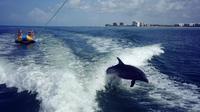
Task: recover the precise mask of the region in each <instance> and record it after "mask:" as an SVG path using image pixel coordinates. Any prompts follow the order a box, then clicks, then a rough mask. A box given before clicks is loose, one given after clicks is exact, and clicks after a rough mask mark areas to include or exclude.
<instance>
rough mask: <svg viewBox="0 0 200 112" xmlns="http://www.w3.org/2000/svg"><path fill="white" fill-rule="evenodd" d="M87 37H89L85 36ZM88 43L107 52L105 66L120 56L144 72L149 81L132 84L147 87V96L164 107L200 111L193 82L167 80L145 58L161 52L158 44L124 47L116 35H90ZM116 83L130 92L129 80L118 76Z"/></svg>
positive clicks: (198, 99)
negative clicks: (110, 36)
mask: <svg viewBox="0 0 200 112" xmlns="http://www.w3.org/2000/svg"><path fill="white" fill-rule="evenodd" d="M88 38H91V37H90V36H88ZM88 43H91V45H92V46H93V47H95V48H96V49H97V51H98V52H102V53H104V52H109V53H110V56H109V57H105V58H104V59H106V58H107V60H106V62H105V66H107V67H109V66H111V65H115V64H117V63H118V62H117V60H116V57H120V58H121V59H122V61H123V62H124V63H126V64H130V65H134V66H137V67H139V68H140V69H142V70H143V71H144V72H145V73H146V74H147V75H148V79H149V81H150V85H147V84H145V85H143V84H137V83H136V85H135V88H137V87H142V88H145V89H147V90H148V89H149V93H150V95H149V96H150V97H152V98H154V99H157V101H158V103H160V104H162V103H163V105H166V107H172V108H173V107H180V108H183V109H186V110H187V111H194V112H197V111H200V95H199V92H198V90H199V88H198V87H197V86H196V85H193V84H186V83H181V82H176V81H174V80H170V79H169V78H168V76H167V75H165V74H162V73H160V71H159V70H157V69H155V67H153V66H152V64H151V63H149V60H151V59H152V58H153V57H154V56H159V55H160V54H162V53H164V51H163V48H162V46H161V44H154V45H148V46H144V47H128V48H126V47H125V48H124V47H122V46H121V44H120V43H119V42H118V40H117V39H116V40H114V39H110V38H107V37H105V38H104V37H95V38H91V39H90V40H89V41H88ZM103 69H104V70H106V67H103ZM169 75H170V74H169ZM118 84H121V88H124V89H127V90H128V91H130V92H132V91H131V90H130V88H129V86H130V81H127V80H122V82H121V83H118ZM151 88H153V90H151ZM133 89H134V88H133Z"/></svg>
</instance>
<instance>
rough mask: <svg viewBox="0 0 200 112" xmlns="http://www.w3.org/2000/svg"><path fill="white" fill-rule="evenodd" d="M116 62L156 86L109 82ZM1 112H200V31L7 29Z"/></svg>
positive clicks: (3, 30) (0, 36)
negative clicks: (20, 39) (21, 39)
mask: <svg viewBox="0 0 200 112" xmlns="http://www.w3.org/2000/svg"><path fill="white" fill-rule="evenodd" d="M18 29H22V30H24V32H27V31H28V30H31V29H33V30H34V31H35V37H36V41H37V42H36V43H34V44H30V45H21V44H17V43H15V42H14V41H15V38H16V32H17V30H18ZM116 57H120V58H121V60H122V61H123V62H124V63H125V64H129V65H133V66H136V67H138V68H140V69H141V70H142V71H144V73H145V74H146V75H147V78H148V79H149V82H150V83H149V84H147V83H144V82H140V81H136V84H135V86H134V87H133V88H130V80H123V79H117V80H116V79H115V78H113V79H112V78H108V77H107V75H106V73H105V71H106V69H107V68H108V67H110V66H112V65H116V64H117V63H118V61H117V58H116ZM116 82H117V83H116ZM108 83H113V84H112V86H108ZM0 112H200V28H156V27H155V28H134V27H16V26H15V27H14V26H1V27H0Z"/></svg>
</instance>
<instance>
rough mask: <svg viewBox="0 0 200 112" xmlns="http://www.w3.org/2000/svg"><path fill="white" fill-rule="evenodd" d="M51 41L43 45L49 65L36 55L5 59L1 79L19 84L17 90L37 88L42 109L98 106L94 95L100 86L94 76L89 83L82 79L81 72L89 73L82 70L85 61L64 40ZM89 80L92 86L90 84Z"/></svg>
mask: <svg viewBox="0 0 200 112" xmlns="http://www.w3.org/2000/svg"><path fill="white" fill-rule="evenodd" d="M49 41H51V42H52V43H54V44H52V45H51V46H49V45H48V44H42V46H41V47H40V48H41V49H40V50H41V51H43V53H44V54H43V55H44V60H45V61H47V62H46V63H47V65H39V64H37V63H36V62H35V61H36V60H35V59H37V55H31V56H27V57H24V58H23V59H20V60H19V61H21V63H18V64H16V63H10V62H6V60H2V61H1V63H0V68H1V69H0V73H1V74H0V79H1V80H0V81H1V82H0V83H6V85H7V86H8V87H17V88H18V91H23V90H29V91H36V92H37V93H38V96H37V98H38V99H40V100H41V101H42V104H41V109H40V111H41V112H80V111H81V112H93V111H95V110H97V109H98V108H97V103H96V101H95V98H96V89H98V88H97V87H96V86H94V87H93V86H92V85H94V82H93V80H92V79H91V80H92V81H90V80H87V81H86V83H83V81H81V80H82V79H81V78H80V76H81V75H82V74H83V75H87V74H84V72H83V71H84V70H83V68H82V63H81V62H80V61H79V59H78V58H77V57H76V56H74V55H73V53H72V52H71V50H70V49H68V48H67V46H64V45H63V43H62V42H61V41H58V40H54V39H51V38H49ZM19 61H17V60H16V62H19ZM30 61H31V63H30ZM81 73H82V74H81ZM88 82H90V83H89V84H90V85H91V86H87V83H88ZM91 83H92V84H91ZM90 87H93V88H90Z"/></svg>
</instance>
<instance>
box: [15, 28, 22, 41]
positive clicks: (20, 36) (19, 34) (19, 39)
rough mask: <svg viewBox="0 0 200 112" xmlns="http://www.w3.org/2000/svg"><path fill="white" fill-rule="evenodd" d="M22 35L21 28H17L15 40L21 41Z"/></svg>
mask: <svg viewBox="0 0 200 112" xmlns="http://www.w3.org/2000/svg"><path fill="white" fill-rule="evenodd" d="M22 35H23V32H22V30H18V32H17V38H16V40H17V41H22Z"/></svg>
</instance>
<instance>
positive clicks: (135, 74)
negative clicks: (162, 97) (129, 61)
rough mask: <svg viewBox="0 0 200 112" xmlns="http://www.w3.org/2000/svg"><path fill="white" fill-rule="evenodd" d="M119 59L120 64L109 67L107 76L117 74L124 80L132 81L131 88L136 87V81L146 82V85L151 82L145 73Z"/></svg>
mask: <svg viewBox="0 0 200 112" xmlns="http://www.w3.org/2000/svg"><path fill="white" fill-rule="evenodd" d="M117 59H118V61H119V63H118V64H117V65H115V66H112V67H109V68H108V69H107V70H106V74H115V75H117V76H118V77H120V78H122V79H127V80H132V81H131V85H130V87H133V86H134V84H135V81H136V80H140V81H144V82H146V83H148V82H149V81H148V79H147V78H146V76H145V74H144V72H143V71H141V70H140V69H138V68H136V67H134V66H131V65H126V64H124V63H123V62H122V61H121V60H120V59H119V57H117Z"/></svg>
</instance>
